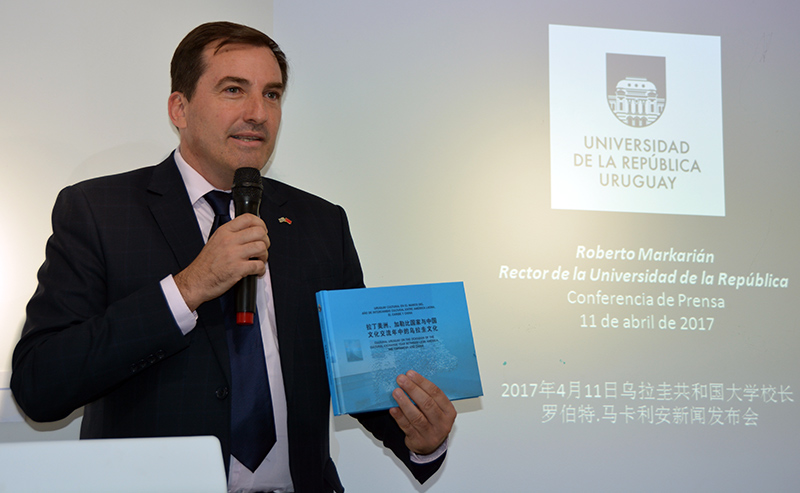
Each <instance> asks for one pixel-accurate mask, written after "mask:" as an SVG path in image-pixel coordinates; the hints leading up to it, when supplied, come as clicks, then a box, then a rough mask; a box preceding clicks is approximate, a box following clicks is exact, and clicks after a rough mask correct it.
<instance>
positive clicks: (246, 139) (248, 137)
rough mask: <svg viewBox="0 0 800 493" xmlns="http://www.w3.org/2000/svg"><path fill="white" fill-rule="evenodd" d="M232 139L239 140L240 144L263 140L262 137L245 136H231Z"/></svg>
mask: <svg viewBox="0 0 800 493" xmlns="http://www.w3.org/2000/svg"><path fill="white" fill-rule="evenodd" d="M232 137H233V138H234V139H236V140H241V141H242V142H254V141H260V140H264V138H263V137H251V136H246V135H233V136H232Z"/></svg>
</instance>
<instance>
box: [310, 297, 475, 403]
mask: <svg viewBox="0 0 800 493" xmlns="http://www.w3.org/2000/svg"><path fill="white" fill-rule="evenodd" d="M317 305H318V308H319V321H320V326H321V328H322V341H323V344H324V346H325V359H326V363H327V365H328V384H329V385H330V389H331V401H332V403H333V413H334V414H335V415H337V416H339V415H341V414H353V413H361V412H367V411H378V410H382V409H389V408H390V407H395V406H397V402H395V400H394V399H393V398H392V391H393V390H394V389H395V388H397V382H396V378H397V376H398V375H400V374H402V373H405V372H407V371H408V370H414V371H416V372H417V373H419V374H421V375H422V376H424V377H425V378H427V379H428V380H430V381H431V382H433V383H434V384H436V385H437V386H438V387H439V388H440V389H442V391H444V393H445V394H446V395H447V397H448V398H449V399H450V400H457V399H467V398H470V397H479V396H481V395H483V390H482V388H481V379H480V373H479V371H478V360H477V357H476V355H475V344H474V342H473V339H472V328H471V326H470V322H469V311H468V309H467V297H466V294H465V292H464V283H462V282H451V283H439V284H417V285H411V286H389V287H379V288H361V289H342V290H335V291H320V292H318V293H317Z"/></svg>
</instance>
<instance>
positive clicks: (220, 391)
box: [216, 387, 228, 400]
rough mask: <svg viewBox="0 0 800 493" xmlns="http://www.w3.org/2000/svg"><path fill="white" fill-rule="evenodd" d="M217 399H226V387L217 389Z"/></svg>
mask: <svg viewBox="0 0 800 493" xmlns="http://www.w3.org/2000/svg"><path fill="white" fill-rule="evenodd" d="M216 394H217V399H219V400H222V399H224V398H226V397H228V387H220V388H218V389H217V392H216Z"/></svg>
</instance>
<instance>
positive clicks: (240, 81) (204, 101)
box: [169, 44, 284, 189]
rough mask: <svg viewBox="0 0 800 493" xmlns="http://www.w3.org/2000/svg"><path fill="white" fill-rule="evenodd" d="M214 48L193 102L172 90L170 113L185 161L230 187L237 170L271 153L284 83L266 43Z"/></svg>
mask: <svg viewBox="0 0 800 493" xmlns="http://www.w3.org/2000/svg"><path fill="white" fill-rule="evenodd" d="M215 48H216V45H215V44H214V45H211V46H209V47H206V50H205V53H204V57H205V60H206V70H205V72H204V73H203V75H202V76H200V79H199V80H198V81H197V88H196V89H195V92H194V94H193V95H192V99H191V101H190V100H187V99H186V97H185V96H184V95H183V94H181V93H178V92H176V93H173V94H172V95H170V99H169V113H170V119H171V120H172V123H173V124H175V126H176V127H178V131H179V132H180V135H181V155H182V156H183V157H184V159H185V160H186V162H187V163H189V165H191V166H192V167H193V168H194V169H195V170H197V171H198V172H199V173H200V174H201V175H202V176H203V177H204V178H206V179H207V180H208V181H209V182H210V183H211V184H212V185H214V186H215V187H217V188H221V189H229V188H230V187H231V184H232V183H233V174H234V171H235V170H236V169H238V168H242V167H251V168H257V169H261V168H263V167H264V165H265V164H266V162H267V160H268V159H269V157H270V156H271V155H272V151H273V150H274V149H275V138H276V137H277V133H278V127H279V126H280V121H281V96H282V95H283V90H284V87H283V84H282V82H281V70H280V67H279V66H278V61H277V60H276V59H275V55H273V53H272V51H270V50H269V49H268V48H266V47H255V46H248V45H226V46H224V47H223V48H222V49H220V50H219V52H217V53H214V49H215Z"/></svg>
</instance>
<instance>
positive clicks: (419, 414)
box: [389, 370, 456, 455]
mask: <svg viewBox="0 0 800 493" xmlns="http://www.w3.org/2000/svg"><path fill="white" fill-rule="evenodd" d="M397 384H398V385H399V386H400V388H398V389H394V391H393V392H392V397H394V400H395V401H397V404H398V407H393V408H391V409H390V410H389V412H390V413H391V415H392V417H393V418H394V420H395V421H397V424H398V425H399V426H400V429H401V430H403V432H404V433H405V434H406V446H407V447H408V448H409V450H411V451H412V452H414V453H417V454H419V455H428V454H431V453H433V452H435V451H436V449H437V448H439V446H440V445H441V444H442V443H444V441H445V439H446V438H447V435H449V434H450V430H451V429H452V428H453V423H454V422H455V420H456V408H455V407H453V403H452V402H450V399H448V398H447V396H446V395H444V392H442V390H441V389H440V388H439V387H437V386H436V385H434V384H433V383H432V382H431V381H430V380H428V379H426V378H425V377H423V376H422V375H420V374H419V373H417V372H415V371H413V370H411V371H409V372H407V373H406V374H404V375H400V376H398V377H397ZM409 397H410V399H409ZM412 400H413V402H412ZM415 403H416V405H414V404H415Z"/></svg>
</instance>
